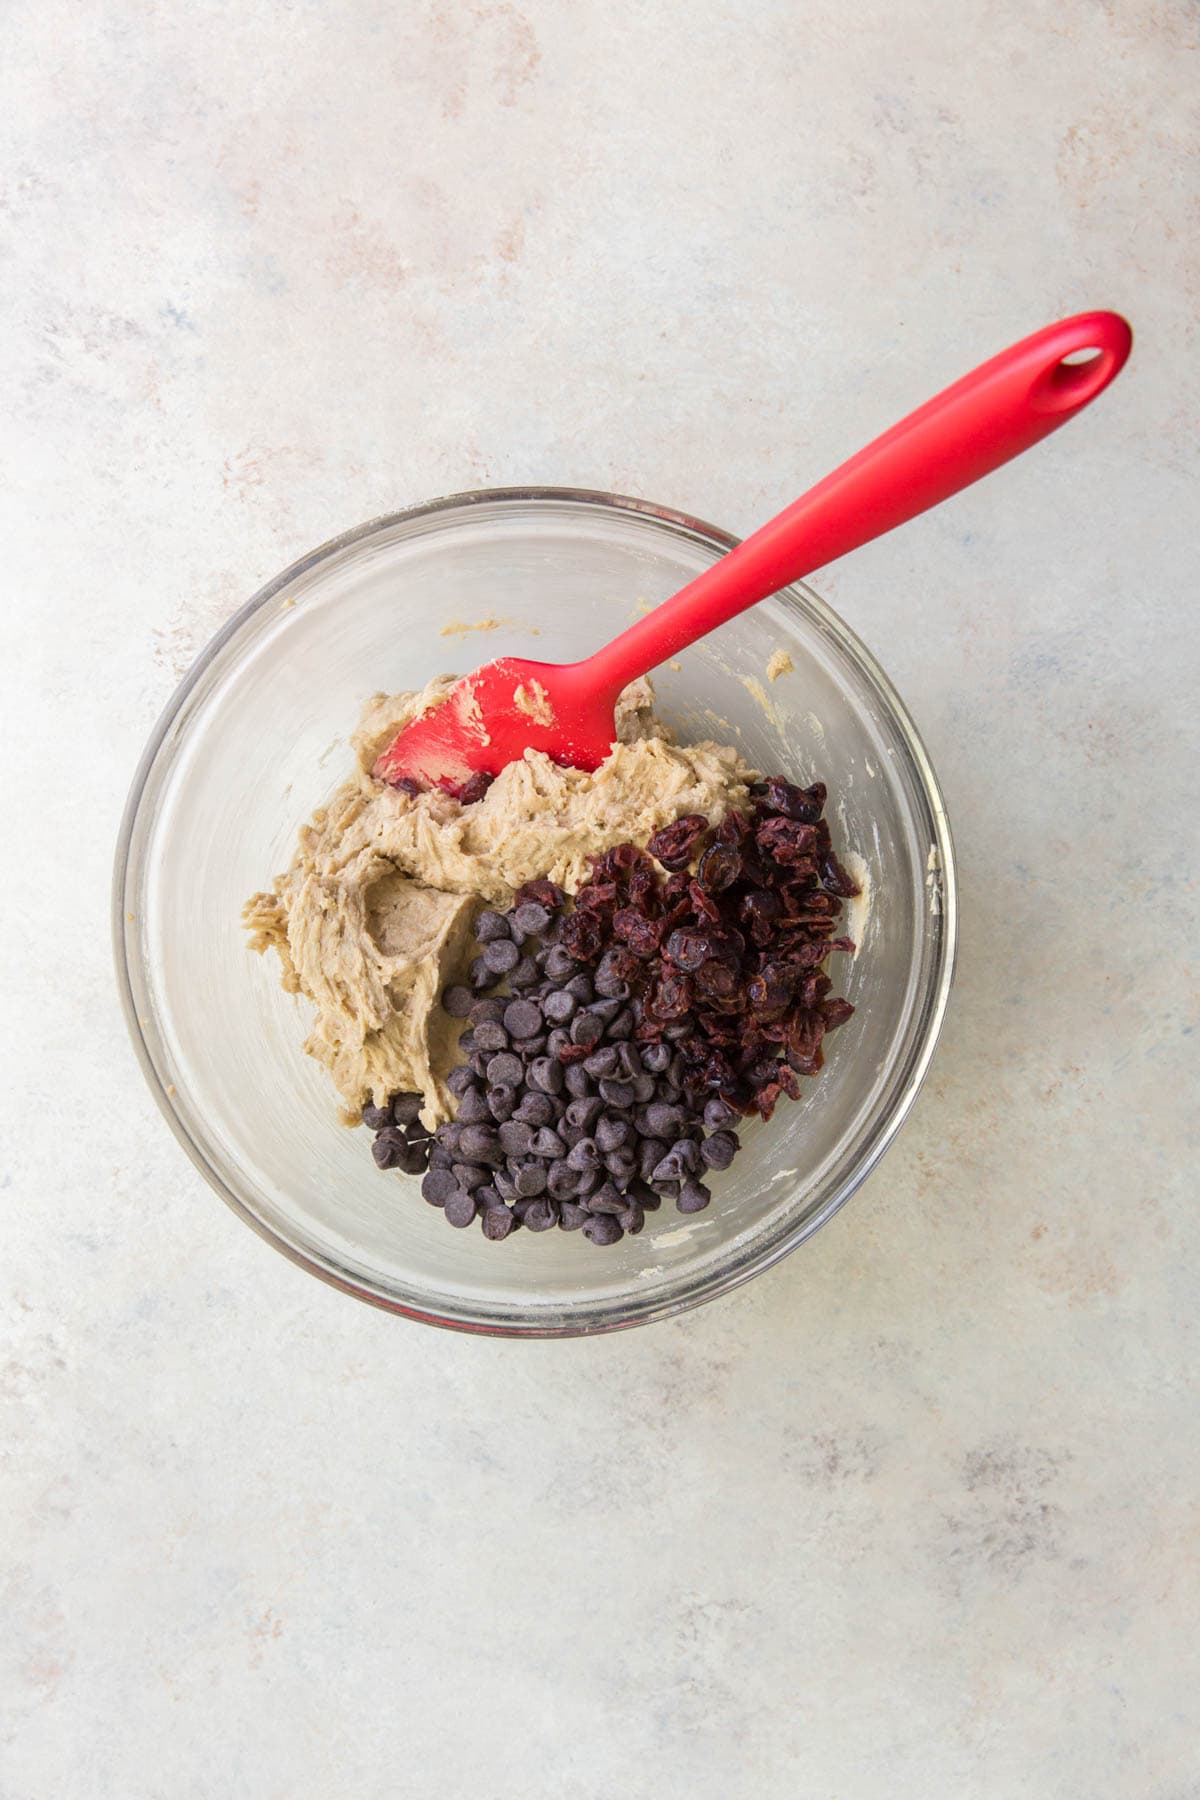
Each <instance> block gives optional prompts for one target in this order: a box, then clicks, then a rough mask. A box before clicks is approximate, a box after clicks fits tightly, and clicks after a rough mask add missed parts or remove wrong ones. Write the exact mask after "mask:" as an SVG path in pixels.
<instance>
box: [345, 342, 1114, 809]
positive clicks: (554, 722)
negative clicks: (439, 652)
mask: <svg viewBox="0 0 1200 1800" xmlns="http://www.w3.org/2000/svg"><path fill="white" fill-rule="evenodd" d="M1132 342H1133V334H1132V332H1131V331H1130V329H1129V326H1128V325H1127V324H1126V322H1125V320H1124V319H1122V318H1121V317H1119V315H1118V314H1116V313H1110V312H1090V313H1080V314H1079V315H1078V317H1076V318H1073V319H1063V320H1062V321H1061V322H1060V323H1059V324H1057V325H1048V326H1047V327H1046V329H1045V330H1044V331H1038V332H1035V333H1034V334H1033V336H1032V337H1027V338H1025V339H1023V340H1022V342H1021V343H1019V344H1014V345H1013V346H1012V348H1011V349H1009V350H1004V351H1002V352H1001V354H1000V355H999V356H994V357H993V358H992V360H991V361H990V362H986V363H984V364H983V365H982V367H981V368H978V369H976V370H975V371H974V373H973V374H970V375H965V376H964V377H963V379H962V380H961V381H956V382H955V384H954V386H953V387H948V388H946V390H945V391H944V392H943V393H941V394H938V395H937V397H936V398H935V399H933V400H930V401H928V402H927V403H926V405H924V406H922V407H919V408H918V409H917V411H916V412H914V413H910V414H909V415H908V417H907V418H906V419H902V420H901V421H900V423H899V424H898V425H893V426H892V428H891V430H890V431H885V432H884V434H883V436H882V437H878V438H876V439H875V441H874V443H872V444H868V445H867V447H866V449H865V450H860V451H859V452H858V455H857V456H852V457H851V458H850V460H849V462H844V463H843V464H842V465H841V467H840V468H838V469H835V470H834V472H833V474H832V475H827V476H826V477H825V479H824V481H820V482H818V483H817V485H816V487H814V488H810V489H809V491H808V493H807V494H804V495H803V496H802V497H801V498H800V499H799V500H796V501H793V503H792V505H791V506H789V507H787V508H786V509H785V510H784V511H783V512H781V513H780V514H779V515H778V517H777V518H774V519H772V520H771V521H770V523H769V524H767V525H764V526H762V527H761V529H760V530H758V531H756V532H755V533H754V535H753V537H748V538H747V539H746V540H745V542H744V543H741V544H739V545H738V546H737V548H736V549H734V550H731V551H730V552H729V553H728V555H727V556H723V557H721V558H720V560H719V561H718V562H715V563H714V564H713V565H712V567H711V568H709V569H706V570H705V571H704V573H703V574H702V575H697V577H696V579H695V580H694V581H689V583H688V585H687V586H686V587H685V588H683V589H681V591H680V592H679V593H678V594H676V595H675V596H674V597H673V598H672V599H670V600H665V601H664V602H663V604H662V605H661V606H659V607H656V608H655V610H654V611H653V612H652V613H650V614H649V616H648V617H647V618H644V619H640V620H639V621H638V623H637V624H636V625H632V626H630V628H629V630H628V631H623V632H622V633H621V635H620V637H618V638H615V639H614V640H613V642H612V643H611V644H608V645H607V646H606V647H605V648H604V649H603V650H598V651H597V652H596V654H595V655H594V656H589V657H588V658H587V659H586V661H584V662H577V663H542V662H526V661H525V660H524V659H523V658H517V657H511V656H506V657H501V658H500V659H499V661H497V662H492V663H488V664H486V665H485V667H483V668H482V669H476V671H475V673H474V674H473V675H465V676H464V677H463V678H462V680H461V681H459V682H456V683H455V685H454V687H453V688H452V689H451V690H450V693H449V695H448V696H447V698H446V700H445V701H444V702H443V703H442V704H440V705H438V706H436V707H434V708H433V709H432V710H431V711H429V712H427V713H425V714H424V715H423V716H422V717H421V718H419V719H415V720H414V721H413V722H412V724H410V725H407V726H406V727H405V728H404V730H403V731H401V732H400V733H399V734H398V735H397V736H396V738H395V739H394V740H393V741H392V743H391V744H390V745H389V746H388V748H387V749H386V750H385V751H384V752H383V754H382V755H381V756H380V757H379V759H378V760H377V762H376V764H375V771H374V772H375V774H376V775H377V776H378V777H380V779H381V780H384V781H392V782H396V781H400V780H402V779H407V780H410V781H415V782H416V783H417V784H418V785H419V786H421V787H431V786H438V787H443V788H446V789H447V790H448V791H449V792H451V793H456V794H461V793H462V792H463V790H464V788H465V787H466V785H467V783H468V782H469V781H470V780H471V777H472V776H473V775H476V774H479V773H483V774H486V775H496V774H498V773H499V772H500V770H501V769H502V768H503V767H504V766H505V764H506V763H510V762H513V761H515V760H516V759H517V758H518V757H519V756H521V755H522V754H523V753H524V751H525V750H527V749H535V750H544V751H545V752H546V753H547V755H549V756H551V757H553V759H554V760H555V762H559V763H568V764H573V765H574V766H575V767H577V768H580V769H594V768H596V767H597V766H598V765H599V764H600V763H602V762H603V761H604V759H605V757H606V756H607V755H608V753H609V751H610V750H611V748H612V744H613V739H614V735H615V733H614V726H613V708H614V706H615V704H616V700H617V696H618V695H619V694H620V692H621V690H622V688H624V687H626V686H627V685H628V683H629V682H631V681H633V680H634V679H635V678H636V677H637V676H638V675H644V674H646V672H647V671H648V670H650V669H653V668H656V667H657V666H658V664H659V663H662V662H665V661H666V659H667V658H668V657H670V656H674V655H675V654H676V653H677V652H678V651H680V650H682V649H684V648H685V647H686V646H687V645H688V644H693V643H695V641H696V639H697V638H701V637H704V636H705V635H706V634H707V633H708V632H710V631H715V630H716V628H717V626H718V625H724V624H725V623H726V621H727V620H729V619H732V618H735V617H736V615H737V614H738V613H740V612H744V611H745V609H746V608H747V607H748V606H753V605H754V604H755V603H756V602H757V601H759V600H763V599H765V598H766V596H767V595H768V594H774V593H776V592H777V591H778V590H779V589H780V588H782V587H786V586H787V585H788V583H789V582H792V581H798V580H799V579H800V577H801V576H802V575H807V574H808V573H809V572H810V571H811V570H813V569H817V568H820V567H822V566H823V564H825V563H829V562H833V561H834V560H835V559H836V558H837V557H839V556H845V554H846V552H847V551H848V550H854V549H857V547H858V546H859V545H860V544H866V543H869V542H870V540H871V539H872V538H877V537H881V536H882V535H883V533H884V532H885V531H891V530H892V529H893V527H894V526H896V525H903V524H904V522H905V520H906V519H913V518H915V517H916V516H917V514H918V513H923V512H925V511H927V510H928V508H929V507H931V506H936V505H937V504H938V502H939V501H941V500H946V499H948V498H949V497H950V495H951V494H956V493H958V491H959V490H960V488H965V487H969V486H970V484H971V483H972V482H973V481H978V480H979V478H980V476H981V475H987V474H989V473H990V471H991V470H992V469H998V468H999V467H1000V465H1001V464H1002V463H1006V462H1008V461H1009V460H1010V458H1012V457H1014V456H1018V455H1019V454H1020V452H1021V451H1022V450H1028V449H1029V448H1030V446H1031V445H1033V444H1036V443H1037V442H1038V441H1039V439H1041V438H1044V437H1046V436H1048V435H1049V433H1050V432H1052V431H1055V430H1057V428H1058V427H1059V426H1060V425H1063V424H1065V423H1066V421H1067V420H1068V419H1069V418H1071V417H1072V416H1073V415H1074V414H1075V413H1077V412H1080V411H1081V410H1082V409H1083V408H1084V407H1085V406H1087V405H1088V403H1089V402H1090V401H1092V400H1094V399H1095V398H1096V396H1097V394H1100V393H1102V392H1103V391H1104V389H1105V388H1106V387H1107V386H1108V384H1109V382H1110V381H1112V380H1113V378H1114V377H1115V376H1116V375H1118V374H1119V373H1120V370H1121V369H1122V367H1123V366H1124V363H1125V359H1126V357H1127V356H1128V355H1129V350H1130V346H1131V344H1132Z"/></svg>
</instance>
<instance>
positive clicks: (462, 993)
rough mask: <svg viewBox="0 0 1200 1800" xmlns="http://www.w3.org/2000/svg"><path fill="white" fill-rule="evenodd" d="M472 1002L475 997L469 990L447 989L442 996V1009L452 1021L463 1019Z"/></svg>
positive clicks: (463, 988)
mask: <svg viewBox="0 0 1200 1800" xmlns="http://www.w3.org/2000/svg"><path fill="white" fill-rule="evenodd" d="M474 1001H475V996H474V994H473V993H472V992H471V990H470V988H465V987H448V988H447V989H446V991H445V993H444V994H443V995H442V1009H443V1011H445V1012H448V1013H449V1014H450V1017H451V1018H452V1019H465V1018H466V1016H467V1014H468V1013H469V1012H470V1010H471V1007H472V1005H473V1004H474Z"/></svg>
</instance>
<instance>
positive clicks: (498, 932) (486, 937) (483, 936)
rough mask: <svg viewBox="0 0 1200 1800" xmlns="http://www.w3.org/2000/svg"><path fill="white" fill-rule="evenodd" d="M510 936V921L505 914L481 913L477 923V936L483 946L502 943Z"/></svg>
mask: <svg viewBox="0 0 1200 1800" xmlns="http://www.w3.org/2000/svg"><path fill="white" fill-rule="evenodd" d="M508 935H509V930H508V920H507V919H506V918H505V917H504V914H503V913H498V912H492V911H491V910H489V911H487V912H481V913H480V915H479V917H478V918H477V919H476V921H475V936H476V938H477V939H478V940H479V942H480V943H481V944H497V943H501V942H502V941H503V940H504V939H505V938H506V937H508Z"/></svg>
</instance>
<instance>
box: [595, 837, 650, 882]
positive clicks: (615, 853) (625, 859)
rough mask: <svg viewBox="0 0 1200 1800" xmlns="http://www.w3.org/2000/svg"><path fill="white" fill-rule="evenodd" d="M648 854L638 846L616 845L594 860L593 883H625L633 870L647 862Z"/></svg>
mask: <svg viewBox="0 0 1200 1800" xmlns="http://www.w3.org/2000/svg"><path fill="white" fill-rule="evenodd" d="M645 860H646V852H645V851H644V850H639V849H638V847H637V845H636V844H614V845H613V847H612V849H611V850H605V851H602V853H601V854H600V855H599V856H594V857H593V858H592V880H593V881H623V880H624V879H625V877H626V876H627V875H628V874H629V871H630V870H631V869H635V868H637V867H638V865H639V864H640V863H643V862H645Z"/></svg>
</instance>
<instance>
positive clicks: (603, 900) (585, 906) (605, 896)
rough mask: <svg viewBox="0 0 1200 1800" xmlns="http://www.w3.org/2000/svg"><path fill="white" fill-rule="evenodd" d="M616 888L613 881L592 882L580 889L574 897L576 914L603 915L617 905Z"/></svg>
mask: <svg viewBox="0 0 1200 1800" xmlns="http://www.w3.org/2000/svg"><path fill="white" fill-rule="evenodd" d="M618 891H619V890H618V888H617V884H616V882H615V881H592V882H589V883H588V885H587V886H586V887H581V888H580V890H579V892H578V893H577V894H576V896H575V910H576V912H586V913H604V912H608V911H610V910H611V908H612V907H614V906H615V905H616V903H617V894H618Z"/></svg>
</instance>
